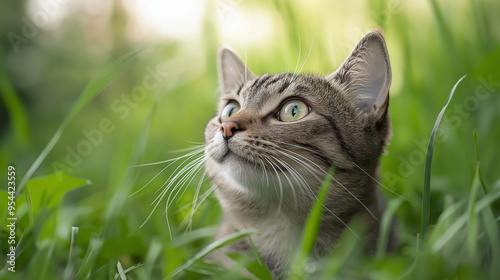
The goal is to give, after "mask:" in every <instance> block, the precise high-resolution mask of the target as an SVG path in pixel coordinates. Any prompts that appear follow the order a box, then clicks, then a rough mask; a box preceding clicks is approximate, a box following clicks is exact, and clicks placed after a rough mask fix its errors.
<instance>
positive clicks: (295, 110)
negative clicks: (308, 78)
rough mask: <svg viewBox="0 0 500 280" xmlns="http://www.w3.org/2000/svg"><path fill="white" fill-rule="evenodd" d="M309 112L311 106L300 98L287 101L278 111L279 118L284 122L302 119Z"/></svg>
mask: <svg viewBox="0 0 500 280" xmlns="http://www.w3.org/2000/svg"><path fill="white" fill-rule="evenodd" d="M307 114H309V107H308V106H307V105H306V104H305V103H304V102H302V101H300V100H290V101H288V102H286V103H285V104H284V105H283V107H281V110H280V111H279V113H278V120H280V121H282V122H293V121H298V120H300V119H302V118H303V117H305V116H307Z"/></svg>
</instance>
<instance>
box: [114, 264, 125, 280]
mask: <svg viewBox="0 0 500 280" xmlns="http://www.w3.org/2000/svg"><path fill="white" fill-rule="evenodd" d="M116 268H117V269H118V275H120V279H121V280H127V275H126V274H125V271H123V266H122V263H121V262H120V261H118V262H117V263H116ZM115 279H116V277H115Z"/></svg>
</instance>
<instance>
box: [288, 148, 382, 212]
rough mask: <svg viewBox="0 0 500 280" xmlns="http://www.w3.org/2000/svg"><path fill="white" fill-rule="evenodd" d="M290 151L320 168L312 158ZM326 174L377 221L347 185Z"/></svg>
mask: <svg viewBox="0 0 500 280" xmlns="http://www.w3.org/2000/svg"><path fill="white" fill-rule="evenodd" d="M289 152H290V153H293V154H295V155H296V156H298V157H301V158H303V159H304V160H307V161H309V162H310V163H311V164H313V165H314V166H316V167H317V168H318V170H321V167H320V166H319V165H317V164H316V163H315V162H313V161H312V160H310V159H308V158H306V157H304V156H303V155H301V154H298V153H295V152H293V151H289ZM324 173H325V174H326V176H329V177H330V178H331V179H332V180H334V181H335V182H336V183H337V184H339V185H340V186H341V187H342V188H343V189H344V190H345V191H347V192H348V193H349V194H350V195H351V196H352V197H353V198H354V199H356V200H357V201H358V202H359V203H360V204H361V205H362V206H363V208H365V210H366V211H367V212H368V213H369V214H370V215H371V216H372V217H373V218H374V219H375V220H376V221H378V218H377V216H375V214H373V212H372V211H371V210H370V209H369V208H368V207H367V206H366V205H365V204H364V203H363V202H362V201H361V200H360V199H359V198H357V197H356V196H355V195H354V194H353V193H352V192H351V191H350V190H349V189H348V188H347V187H345V186H344V184H342V183H341V182H340V181H339V180H337V179H336V178H335V177H333V176H331V175H330V174H328V172H324Z"/></svg>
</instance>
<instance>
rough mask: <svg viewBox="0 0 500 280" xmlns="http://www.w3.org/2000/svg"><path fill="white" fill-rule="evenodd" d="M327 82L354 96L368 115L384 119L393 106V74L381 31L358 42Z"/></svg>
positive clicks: (372, 33)
mask: <svg viewBox="0 0 500 280" xmlns="http://www.w3.org/2000/svg"><path fill="white" fill-rule="evenodd" d="M326 78H327V80H329V81H332V82H335V83H336V84H340V85H341V86H342V87H343V88H344V90H346V91H347V93H348V94H354V95H356V96H357V98H358V101H359V103H358V104H359V107H361V109H362V110H363V112H364V114H365V116H369V115H373V114H375V116H376V117H377V119H381V118H382V117H383V116H384V115H385V113H386V111H387V107H388V104H389V88H390V86H391V79H392V72H391V64H390V61H389V54H388V53H387V46H386V44H385V40H384V37H383V35H382V33H381V31H380V30H378V29H375V30H372V31H370V32H368V33H367V34H366V35H365V36H363V38H361V40H360V41H359V42H358V44H357V45H356V47H355V48H354V49H353V50H352V52H351V54H350V55H349V57H348V58H347V59H346V60H345V61H344V62H343V63H342V65H341V66H340V67H339V69H338V70H337V71H335V72H333V73H332V74H330V75H328V76H327V77H326Z"/></svg>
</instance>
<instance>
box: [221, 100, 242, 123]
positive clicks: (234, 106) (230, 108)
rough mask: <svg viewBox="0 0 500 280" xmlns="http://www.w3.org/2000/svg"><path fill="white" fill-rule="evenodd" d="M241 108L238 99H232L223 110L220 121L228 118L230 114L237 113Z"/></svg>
mask: <svg viewBox="0 0 500 280" xmlns="http://www.w3.org/2000/svg"><path fill="white" fill-rule="evenodd" d="M239 110H240V104H238V102H236V101H230V102H229V103H228V104H227V105H226V107H224V110H222V114H221V116H220V121H221V122H223V121H225V120H227V119H228V118H229V117H230V116H232V115H234V114H236V113H237V112H238V111H239Z"/></svg>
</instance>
